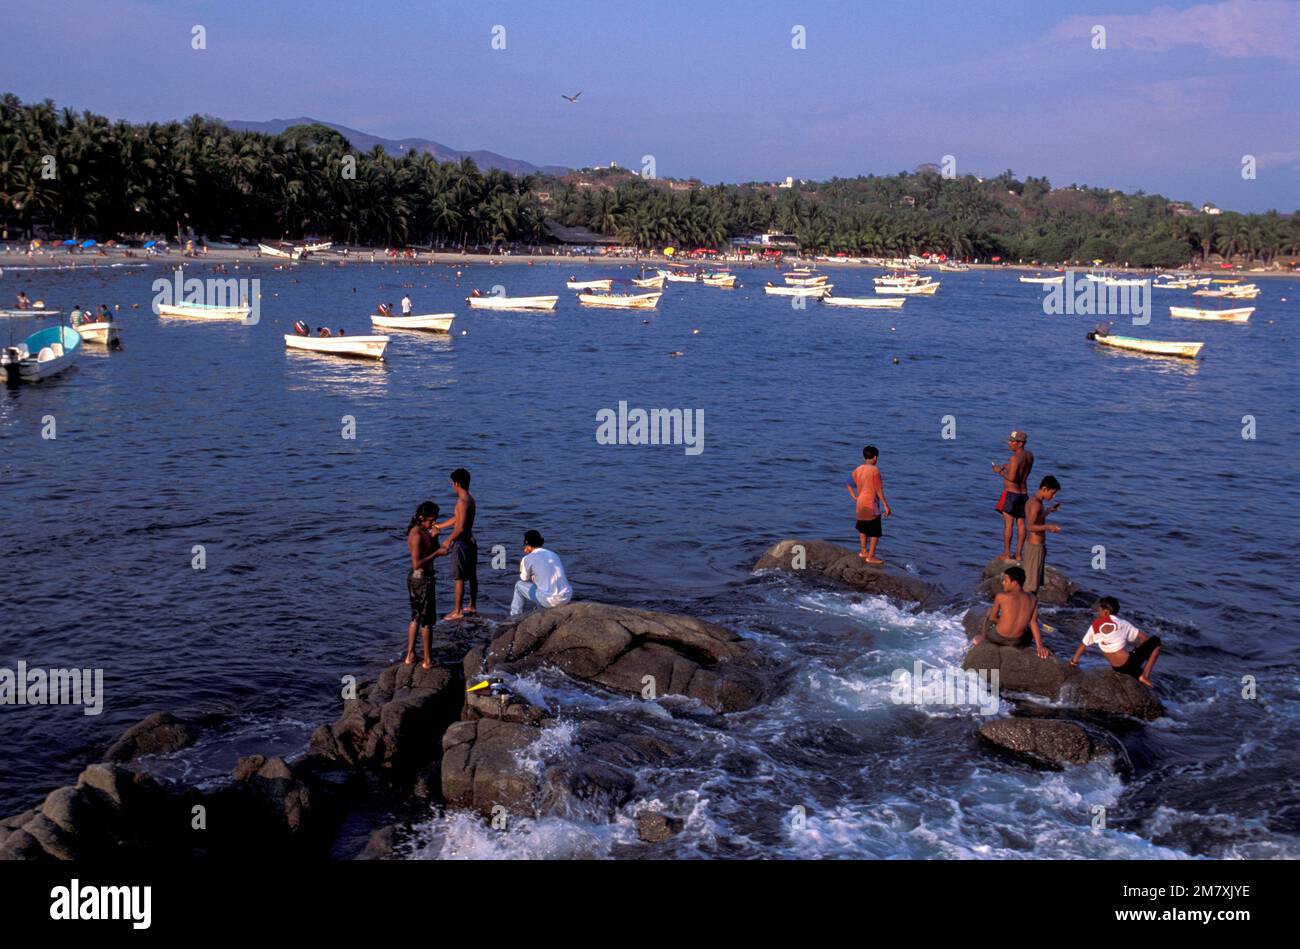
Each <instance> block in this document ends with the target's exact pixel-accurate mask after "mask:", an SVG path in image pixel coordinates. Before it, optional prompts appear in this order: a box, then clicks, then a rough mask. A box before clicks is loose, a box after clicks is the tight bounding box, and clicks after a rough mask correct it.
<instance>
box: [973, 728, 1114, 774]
mask: <svg viewBox="0 0 1300 949" xmlns="http://www.w3.org/2000/svg"><path fill="white" fill-rule="evenodd" d="M979 735H980V737H981V738H983V739H984V740H985V741H987V742H990V743H992V744H994V745H997V746H998V747H1000V748H1003V749H1006V750H1007V751H1010V752H1013V753H1015V754H1017V755H1020V756H1022V757H1025V758H1028V759H1030V760H1032V761H1034V762H1036V763H1039V764H1046V765H1050V766H1052V767H1060V766H1062V765H1067V764H1087V763H1088V762H1089V761H1092V760H1093V759H1094V758H1098V757H1102V756H1103V753H1104V751H1103V749H1102V748H1099V747H1098V746H1097V745H1096V744H1095V743H1094V742H1093V740H1092V739H1091V738H1090V737H1088V733H1087V732H1086V731H1084V730H1083V728H1081V727H1080V726H1078V725H1076V724H1074V723H1073V722H1065V721H1059V720H1056V719H1045V718H1000V719H995V720H994V721H991V722H985V723H984V724H983V725H981V726H980V730H979Z"/></svg>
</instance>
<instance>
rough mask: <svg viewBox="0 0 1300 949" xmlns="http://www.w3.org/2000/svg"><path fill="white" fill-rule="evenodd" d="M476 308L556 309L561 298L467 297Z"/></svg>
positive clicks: (467, 300) (471, 305) (468, 301)
mask: <svg viewBox="0 0 1300 949" xmlns="http://www.w3.org/2000/svg"><path fill="white" fill-rule="evenodd" d="M465 299H466V302H467V303H469V305H470V307H471V308H473V309H475V310H554V309H555V304H556V303H558V302H559V300H560V298H559V297H558V296H555V297H466V298H465Z"/></svg>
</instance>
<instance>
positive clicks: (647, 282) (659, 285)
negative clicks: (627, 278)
mask: <svg viewBox="0 0 1300 949" xmlns="http://www.w3.org/2000/svg"><path fill="white" fill-rule="evenodd" d="M665 282H666V281H665V278H663V277H661V276H657V275H656V276H654V277H642V278H640V279H638V278H636V277H633V278H632V286H634V287H641V288H643V289H646V290H662V289H663V288H664V283H665Z"/></svg>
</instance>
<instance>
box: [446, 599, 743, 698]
mask: <svg viewBox="0 0 1300 949" xmlns="http://www.w3.org/2000/svg"><path fill="white" fill-rule="evenodd" d="M473 658H475V657H473V656H472V657H467V662H466V664H467V665H470V664H472V663H471V659H473ZM477 658H479V659H481V665H482V667H483V668H484V669H485V670H486V671H487V672H510V673H523V672H528V671H530V670H532V669H535V668H537V667H539V666H543V665H552V666H555V667H558V668H560V669H562V670H564V671H565V672H566V673H568V674H569V675H571V676H573V677H574V678H577V679H583V680H585V681H588V682H593V683H595V684H597V685H601V686H604V687H606V688H609V689H613V690H615V691H618V692H623V693H627V694H632V695H641V694H645V693H644V690H645V689H646V688H647V686H648V685H649V686H652V687H653V689H654V694H655V695H656V696H661V695H684V696H688V697H690V698H693V699H698V700H699V701H700V702H703V703H704V704H705V705H707V706H709V707H710V708H712V709H714V710H716V711H720V712H731V711H738V710H741V709H747V708H752V707H753V706H754V705H756V704H758V702H759V701H760V700H761V698H762V696H763V693H764V682H763V678H762V676H761V675H760V671H759V667H758V662H757V660H756V657H755V656H754V655H753V653H752V650H751V647H750V645H749V644H748V643H747V642H745V641H744V640H742V639H741V638H740V636H739V635H737V634H736V633H733V632H732V631H731V630H728V629H725V628H723V627H721V626H718V625H715V624H713V623H706V622H703V621H701V620H697V619H694V618H692V617H689V616H681V615H677V614H673V613H656V612H651V611H649V610H633V609H627V608H625V607H620V606H608V605H606V604H603V603H592V602H583V603H570V604H568V605H567V606H559V607H555V608H554V609H549V610H541V611H538V612H535V613H531V614H529V615H528V616H527V617H525V618H524V619H523V620H522V621H520V622H519V623H518V624H516V625H515V626H513V627H511V628H508V629H506V631H505V632H503V633H502V634H501V635H500V636H498V637H497V638H496V639H494V640H493V641H492V643H491V644H490V645H489V646H488V648H487V650H486V651H485V652H484V653H482V654H481V656H480V657H477ZM647 677H649V678H647Z"/></svg>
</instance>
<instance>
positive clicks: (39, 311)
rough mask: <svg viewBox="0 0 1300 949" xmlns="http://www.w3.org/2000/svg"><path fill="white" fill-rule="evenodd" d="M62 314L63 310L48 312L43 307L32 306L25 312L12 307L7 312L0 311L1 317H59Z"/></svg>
mask: <svg viewBox="0 0 1300 949" xmlns="http://www.w3.org/2000/svg"><path fill="white" fill-rule="evenodd" d="M62 312H63V311H62V310H47V309H45V307H42V306H31V307H28V308H27V309H25V310H20V309H18V308H17V307H11V308H10V309H7V310H0V316H58V315H59V314H60V313H62Z"/></svg>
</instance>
